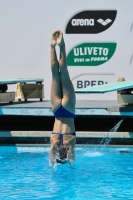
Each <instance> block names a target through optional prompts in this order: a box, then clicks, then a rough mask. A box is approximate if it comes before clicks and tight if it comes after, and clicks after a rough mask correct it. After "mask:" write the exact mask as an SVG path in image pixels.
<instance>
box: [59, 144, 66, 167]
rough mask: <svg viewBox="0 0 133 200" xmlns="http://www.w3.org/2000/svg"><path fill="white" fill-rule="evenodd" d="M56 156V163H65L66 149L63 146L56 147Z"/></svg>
mask: <svg viewBox="0 0 133 200" xmlns="http://www.w3.org/2000/svg"><path fill="white" fill-rule="evenodd" d="M58 156H59V158H57V159H56V162H57V163H61V164H65V163H66V162H67V150H66V148H64V147H62V146H61V147H59V148H58Z"/></svg>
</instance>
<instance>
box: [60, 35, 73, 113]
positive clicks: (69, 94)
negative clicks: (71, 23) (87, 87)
mask: <svg viewBox="0 0 133 200" xmlns="http://www.w3.org/2000/svg"><path fill="white" fill-rule="evenodd" d="M58 45H59V47H60V60H59V68H60V73H61V86H62V93H63V98H62V105H63V106H64V107H65V108H66V109H67V110H69V111H70V112H72V113H74V112H75V101H76V100H75V92H74V87H73V84H72V82H71V80H70V77H69V73H68V70H67V59H66V50H65V43H64V39H63V34H62V32H60V43H59V44H58Z"/></svg>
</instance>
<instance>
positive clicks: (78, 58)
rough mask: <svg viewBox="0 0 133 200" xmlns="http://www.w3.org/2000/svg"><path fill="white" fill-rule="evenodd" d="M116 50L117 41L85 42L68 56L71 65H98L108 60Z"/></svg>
mask: <svg viewBox="0 0 133 200" xmlns="http://www.w3.org/2000/svg"><path fill="white" fill-rule="evenodd" d="M115 50H116V43H83V44H80V45H78V46H76V47H74V48H73V49H72V50H71V51H70V52H69V54H68V56H67V63H68V65H69V66H97V65H101V64H103V63H105V62H107V61H108V60H109V59H110V58H111V57H112V56H113V54H114V52H115Z"/></svg>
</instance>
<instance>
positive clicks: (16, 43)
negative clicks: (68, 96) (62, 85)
mask: <svg viewBox="0 0 133 200" xmlns="http://www.w3.org/2000/svg"><path fill="white" fill-rule="evenodd" d="M55 4H56V5H55ZM132 8H133V1H132V0H128V1H125V0H117V1H116V0H111V1H106V0H99V1H97V0H93V1H91V0H84V1H81V0H76V1H70V0H67V1H61V0H57V1H56V3H55V2H53V1H52V0H49V1H41V0H38V1H36V0H20V1H18V0H6V1H5V0H0V69H1V73H0V79H12V78H44V88H45V91H44V94H45V99H47V100H48V99H50V87H51V71H50V42H51V34H52V32H53V31H55V30H57V29H60V30H62V31H63V33H64V38H65V43H66V52H67V59H68V70H69V73H70V77H71V79H72V82H73V84H74V88H75V89H77V88H78V89H79V88H83V87H88V86H89V87H91V86H94V85H100V84H106V83H109V82H115V81H117V79H118V77H119V76H124V77H125V79H126V80H132V79H133V45H132V44H133V11H132ZM57 52H58V54H59V51H58V48H57ZM11 90H15V85H11V86H9V91H11ZM78 99H83V100H84V99H94V100H98V99H99V100H100V99H101V100H102V99H108V100H110V99H116V93H115V92H113V93H109V94H103V95H95V94H93V95H91V94H90V95H82V94H78V95H77V100H78Z"/></svg>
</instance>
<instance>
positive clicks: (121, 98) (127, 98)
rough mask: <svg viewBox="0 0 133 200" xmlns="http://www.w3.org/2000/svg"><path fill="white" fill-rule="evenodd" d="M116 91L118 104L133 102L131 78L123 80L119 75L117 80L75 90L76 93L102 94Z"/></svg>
mask: <svg viewBox="0 0 133 200" xmlns="http://www.w3.org/2000/svg"><path fill="white" fill-rule="evenodd" d="M114 91H117V102H118V104H128V105H132V104H133V94H132V91H133V80H131V81H125V78H124V77H119V78H118V82H114V83H108V84H104V85H98V86H93V87H87V88H83V89H78V90H75V93H78V94H104V93H107V92H114Z"/></svg>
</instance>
